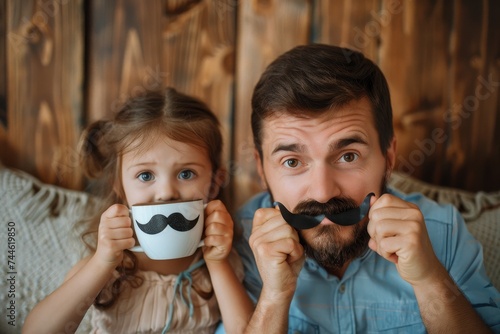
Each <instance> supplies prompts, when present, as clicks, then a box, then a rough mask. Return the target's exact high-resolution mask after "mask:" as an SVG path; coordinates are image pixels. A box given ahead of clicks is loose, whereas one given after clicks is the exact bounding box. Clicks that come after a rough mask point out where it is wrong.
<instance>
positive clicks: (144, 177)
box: [138, 172, 155, 182]
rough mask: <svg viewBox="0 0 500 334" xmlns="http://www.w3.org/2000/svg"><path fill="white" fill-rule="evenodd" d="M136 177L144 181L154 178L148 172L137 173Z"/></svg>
mask: <svg viewBox="0 0 500 334" xmlns="http://www.w3.org/2000/svg"><path fill="white" fill-rule="evenodd" d="M138 178H139V179H140V180H141V181H144V182H148V181H152V180H154V179H155V177H154V176H153V174H152V173H150V172H142V173H141V174H139V176H138Z"/></svg>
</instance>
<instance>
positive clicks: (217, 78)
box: [0, 0, 500, 207]
mask: <svg viewBox="0 0 500 334" xmlns="http://www.w3.org/2000/svg"><path fill="white" fill-rule="evenodd" d="M498 17H500V2H498V1H497V0H481V1H475V0H441V1H434V0H419V1H416V0H356V1H352V0H338V1H329V0H259V1H257V0H240V1H238V0H148V1H136V0H107V1H105V0H72V1H67V0H44V1H37V0H25V1H22V2H21V1H15V0H0V45H2V47H1V48H0V159H1V160H2V162H3V163H4V164H6V165H7V166H11V167H17V168H21V169H23V170H26V171H28V172H30V173H32V174H33V175H35V176H37V177H39V178H40V179H42V180H43V181H45V182H48V183H53V184H57V185H61V186H64V187H68V188H73V189H81V188H82V187H83V184H82V176H81V173H80V171H79V170H78V164H77V163H76V151H75V148H76V141H77V138H78V136H79V134H80V132H81V129H82V127H83V126H85V125H86V124H88V123H89V122H91V121H94V120H96V119H99V118H102V117H108V116H110V115H111V114H112V113H113V112H114V111H116V109H117V108H118V106H119V105H120V103H122V102H123V101H124V100H125V99H126V98H127V97H128V96H130V95H131V94H138V93H140V92H142V91H144V90H145V89H152V88H157V87H159V86H161V85H170V86H174V87H175V88H177V89H179V90H180V91H183V92H186V93H188V94H193V95H195V96H197V97H199V98H201V99H203V100H205V101H206V102H207V103H208V104H209V106H210V107H211V108H212V109H213V110H214V111H215V113H216V114H217V116H218V117H219V118H220V120H221V123H222V126H223V133H224V138H225V141H226V143H225V147H224V151H225V157H226V160H227V169H228V170H229V172H230V179H229V182H228V184H227V188H226V191H227V193H228V194H229V195H230V196H229V197H228V198H229V199H230V203H228V205H229V206H230V207H237V206H238V205H239V204H241V203H242V202H243V201H244V200H246V199H248V197H250V196H251V195H253V194H254V193H255V192H257V191H259V190H260V189H262V188H263V185H261V184H260V183H259V180H258V178H257V175H256V172H255V166H254V157H253V143H252V137H251V130H250V126H249V120H250V112H251V110H250V99H251V94H252V89H253V86H254V85H255V83H256V81H257V80H258V78H259V76H260V73H261V72H262V71H263V70H264V68H265V67H266V66H267V65H268V64H269V62H271V61H272V60H273V59H274V58H275V57H276V56H278V55H279V54H281V53H282V52H284V51H286V50H288V49H290V48H292V47H293V46H295V45H298V44H305V43H309V42H320V43H328V44H339V45H343V46H348V47H351V48H354V49H358V50H361V51H363V52H364V53H365V54H366V55H367V56H368V57H370V58H371V59H372V60H374V61H375V62H376V63H377V64H379V66H380V67H381V68H382V70H383V71H384V73H385V74H386V76H387V79H388V81H389V85H390V89H391V94H392V101H393V108H394V124H395V129H396V136H397V138H398V156H397V163H398V165H397V170H399V171H401V172H405V173H408V174H410V175H413V176H415V177H417V178H419V179H422V180H425V181H428V182H432V183H435V184H440V185H445V186H452V187H458V188H461V189H466V190H471V191H476V190H484V191H492V190H498V189H500V174H499V173H497V172H496V171H497V170H498V167H499V166H500V154H499V153H500V131H499V130H500V101H499V93H498V89H499V86H500V56H499V52H500V51H499V45H500V21H499V20H498Z"/></svg>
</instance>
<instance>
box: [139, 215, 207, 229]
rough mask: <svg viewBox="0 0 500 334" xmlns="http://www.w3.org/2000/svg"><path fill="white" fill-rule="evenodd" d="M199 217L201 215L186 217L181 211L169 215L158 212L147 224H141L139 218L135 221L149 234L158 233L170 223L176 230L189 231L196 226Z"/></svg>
mask: <svg viewBox="0 0 500 334" xmlns="http://www.w3.org/2000/svg"><path fill="white" fill-rule="evenodd" d="M199 218H200V216H198V217H196V218H195V219H193V220H189V219H186V218H185V217H184V216H183V215H182V214H181V213H179V212H175V213H172V214H171V215H169V216H168V217H165V216H164V215H162V214H156V215H154V216H153V217H151V219H150V220H149V222H147V223H146V224H141V223H139V222H138V221H137V220H136V221H135V222H136V223H137V226H139V228H140V229H141V231H142V232H144V233H147V234H158V233H160V232H161V231H163V230H164V229H166V228H167V226H169V225H170V226H171V227H172V228H173V229H174V230H176V231H179V232H186V231H189V230H191V229H192V228H193V227H195V226H196V223H198V219H199Z"/></svg>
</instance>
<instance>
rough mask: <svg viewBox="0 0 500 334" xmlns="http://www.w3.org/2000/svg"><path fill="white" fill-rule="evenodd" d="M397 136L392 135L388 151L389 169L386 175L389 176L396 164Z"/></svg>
mask: <svg viewBox="0 0 500 334" xmlns="http://www.w3.org/2000/svg"><path fill="white" fill-rule="evenodd" d="M396 144H397V143H396V136H394V137H392V140H391V143H390V145H389V148H388V149H387V152H386V157H385V158H386V164H387V171H386V177H387V178H389V176H390V175H391V172H392V171H393V170H394V167H395V166H396Z"/></svg>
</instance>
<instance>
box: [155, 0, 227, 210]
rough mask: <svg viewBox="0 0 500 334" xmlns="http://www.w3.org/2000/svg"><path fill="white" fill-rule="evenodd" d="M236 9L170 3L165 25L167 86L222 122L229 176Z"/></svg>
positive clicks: (218, 2)
mask: <svg viewBox="0 0 500 334" xmlns="http://www.w3.org/2000/svg"><path fill="white" fill-rule="evenodd" d="M236 8H237V2H236V1H234V0H215V1H209V0H205V1H174V2H170V1H168V2H166V3H165V5H164V13H165V15H164V17H163V24H162V46H163V56H162V71H163V73H165V76H164V79H165V80H164V82H165V84H166V85H168V86H173V87H175V88H176V89H178V90H180V91H182V92H185V93H187V94H190V95H193V96H196V97H198V98H200V99H201V100H203V101H205V102H206V103H207V105H208V106H209V107H210V108H211V109H212V111H213V112H214V113H215V114H216V115H217V116H218V118H219V120H220V122H221V127H222V133H223V138H224V148H223V151H224V158H225V162H226V163H227V167H226V168H227V169H228V170H230V169H231V157H230V153H231V139H232V130H233V124H232V122H233V101H234V100H233V91H234V62H235V52H234V51H235V39H236V35H235V32H236V26H235V22H236ZM228 182H229V180H228ZM228 184H229V183H227V184H225V185H224V190H225V193H226V195H227V196H226V197H227V202H228V203H227V204H226V205H227V206H229V207H230V206H231V203H230V202H231V197H230V196H229V189H228Z"/></svg>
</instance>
